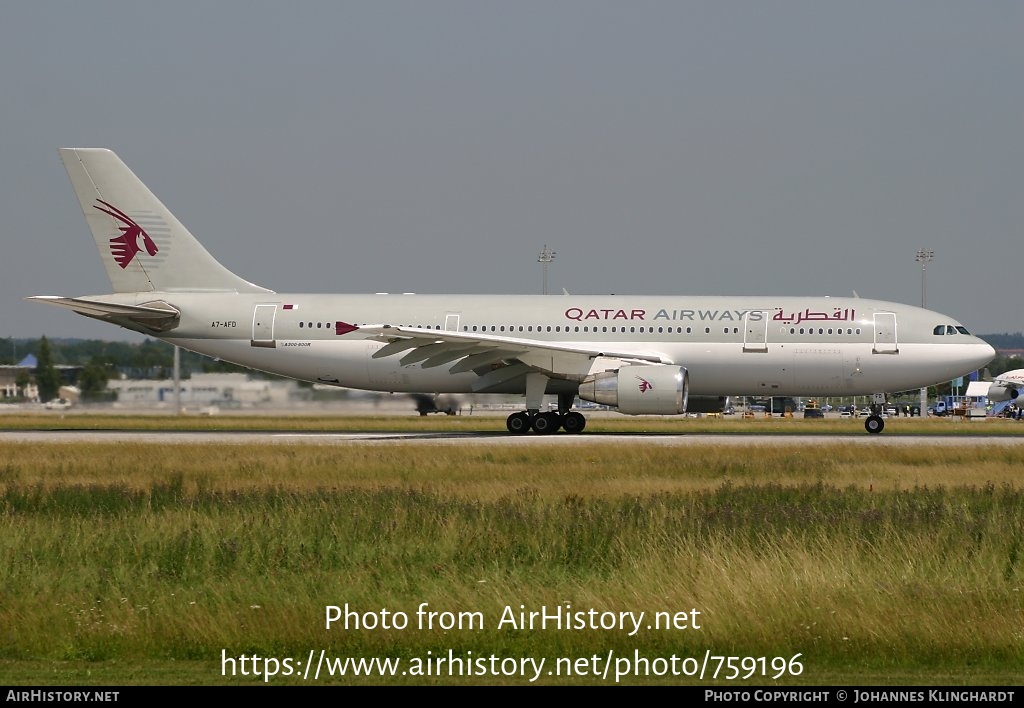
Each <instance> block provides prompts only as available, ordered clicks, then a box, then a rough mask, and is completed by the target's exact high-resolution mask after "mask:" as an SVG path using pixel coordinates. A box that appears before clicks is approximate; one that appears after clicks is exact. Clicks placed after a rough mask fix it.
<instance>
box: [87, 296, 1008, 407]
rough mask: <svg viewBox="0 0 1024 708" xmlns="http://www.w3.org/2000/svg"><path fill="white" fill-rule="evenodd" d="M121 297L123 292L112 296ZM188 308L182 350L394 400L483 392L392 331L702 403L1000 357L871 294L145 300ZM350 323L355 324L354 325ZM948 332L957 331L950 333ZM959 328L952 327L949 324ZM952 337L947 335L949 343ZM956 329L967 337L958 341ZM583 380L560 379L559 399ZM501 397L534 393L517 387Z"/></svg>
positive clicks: (136, 299)
mask: <svg viewBox="0 0 1024 708" xmlns="http://www.w3.org/2000/svg"><path fill="white" fill-rule="evenodd" d="M106 297H107V299H108V300H109V299H110V298H109V296H106ZM132 297H133V299H132V301H131V304H137V305H138V304H144V303H145V302H148V301H152V300H164V301H166V302H168V303H170V304H171V305H173V306H174V307H176V308H178V309H179V310H180V311H181V320H180V324H179V325H178V326H177V327H176V328H175V329H174V330H172V331H170V332H168V333H166V334H164V335H160V336H161V338H162V339H165V340H166V341H168V342H171V343H173V344H176V345H179V346H182V347H184V348H186V349H190V350H193V351H196V352H200V353H203V354H207V355H209V356H213V357H217V358H220V359H224V360H226V361H231V362H235V363H238V364H241V365H244V366H247V367H251V368H254V369H259V370H262V371H267V372H271V373H276V374H281V375H284V376H288V377H292V378H297V379H301V380H306V381H312V382H322V383H330V384H334V385H338V386H344V387H348V388H358V389H367V390H377V391H392V392H399V391H402V392H435V393H460V392H474V391H475V389H474V383H475V382H476V381H477V380H478V379H479V376H478V374H477V373H474V372H472V371H468V372H462V373H456V374H452V373H450V372H449V371H448V369H449V368H450V366H444V365H440V366H431V367H429V368H428V367H424V365H423V364H422V363H419V362H417V363H412V364H406V365H403V364H401V361H400V360H401V356H400V355H399V356H386V357H382V358H376V359H375V358H371V355H372V354H373V353H374V352H376V351H378V350H379V349H380V348H381V347H382V346H383V342H381V341H376V340H372V339H367V335H365V334H364V333H362V332H361V331H360V330H359V329H356V330H354V331H348V329H349V328H348V327H347V325H355V326H356V327H359V326H365V325H381V324H389V325H393V326H405V327H416V328H424V329H436V330H439V331H453V332H463V333H467V334H470V335H473V334H477V333H479V334H482V335H488V336H495V337H509V338H516V339H519V340H533V341H538V342H548V343H552V342H557V343H560V344H571V345H574V346H580V347H583V348H587V349H594V350H599V351H603V350H612V351H616V352H631V353H635V354H638V355H652V354H653V355H657V356H659V357H660V358H661V359H662V360H663V361H665V362H666V363H674V364H677V365H679V366H683V367H686V368H687V370H688V371H689V376H690V394H691V395H694V396H713V395H794V396H795V395H866V394H872V393H879V392H892V391H903V390H910V389H916V388H921V387H923V386H928V385H933V384H935V383H939V382H942V381H948V380H950V379H952V378H955V377H957V376H961V375H964V374H965V373H968V372H970V371H973V370H975V369H977V368H979V367H981V366H983V365H984V364H985V363H987V362H988V361H989V360H990V359H991V358H992V356H993V355H994V351H993V350H992V348H991V347H990V346H989V345H988V344H987V343H985V342H984V341H982V340H980V339H978V338H976V337H974V336H971V335H970V334H968V333H967V332H966V330H965V329H963V327H962V326H959V324H958V323H956V322H954V321H953V320H951V319H950V318H948V317H946V316H945V315H941V314H939V313H935V312H931V311H929V310H924V309H921V308H918V307H913V306H907V305H898V304H896V303H889V302H882V301H877V300H869V299H863V298H810V297H807V298H804V297H749V296H745V297H708V296H703V297H683V296H636V297H633V296H607V297H603V296H572V295H555V296H553V295H412V294H407V295H389V294H378V295H316V294H295V295H290V294H280V293H268V294H264V293H257V294H248V293H247V294H234V293H231V294H223V293H217V294H214V293H145V294H136V295H134V296H132ZM339 323H340V324H341V325H346V326H343V327H340V329H339ZM938 325H947V327H944V328H939V327H938ZM948 325H952V327H949V326H948ZM936 329H941V330H942V331H943V334H936V333H935V332H936ZM947 330H953V332H952V333H951V334H946V331H947ZM574 386H575V384H573V383H571V382H569V381H562V380H559V379H557V378H552V379H551V380H550V381H549V382H548V386H547V390H548V392H551V393H556V392H567V391H571V390H572V389H573V388H574ZM489 390H490V391H492V392H505V393H517V392H522V391H523V383H522V381H521V380H515V379H513V380H511V381H509V382H507V383H505V384H503V385H502V386H499V387H497V388H491V389H489Z"/></svg>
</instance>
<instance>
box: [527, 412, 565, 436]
mask: <svg viewBox="0 0 1024 708" xmlns="http://www.w3.org/2000/svg"><path fill="white" fill-rule="evenodd" d="M561 427H562V416H560V415H558V414H557V413H555V412H553V411H548V412H547V413H538V414H537V415H535V416H534V417H533V430H534V432H536V433H537V434H539V435H550V434H551V433H555V432H558V429H559V428H561Z"/></svg>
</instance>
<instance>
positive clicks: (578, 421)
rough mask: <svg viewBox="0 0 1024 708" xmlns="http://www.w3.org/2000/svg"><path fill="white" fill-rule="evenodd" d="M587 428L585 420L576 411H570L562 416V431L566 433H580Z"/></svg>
mask: <svg viewBox="0 0 1024 708" xmlns="http://www.w3.org/2000/svg"><path fill="white" fill-rule="evenodd" d="M585 427H587V419H586V418H584V417H583V414H582V413H577V412H576V411H570V412H568V413H566V414H565V415H564V416H562V429H563V430H565V432H567V433H572V434H574V435H575V434H576V433H582V432H583V429H584V428H585Z"/></svg>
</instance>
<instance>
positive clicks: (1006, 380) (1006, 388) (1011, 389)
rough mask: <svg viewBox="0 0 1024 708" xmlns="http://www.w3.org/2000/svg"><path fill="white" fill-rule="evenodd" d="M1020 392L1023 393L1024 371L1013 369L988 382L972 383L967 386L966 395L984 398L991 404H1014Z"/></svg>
mask: <svg viewBox="0 0 1024 708" xmlns="http://www.w3.org/2000/svg"><path fill="white" fill-rule="evenodd" d="M986 384H987V385H986ZM972 391H974V393H972ZM1021 391H1024V369H1014V370H1013V371H1006V372H1003V373H1002V374H999V375H998V376H995V377H993V378H992V379H991V380H989V381H972V382H971V383H970V385H969V386H968V390H967V395H968V396H972V395H978V396H985V397H986V398H988V400H989V401H990V402H992V403H1001V402H1003V401H1013V402H1014V403H1016V402H1017V399H1018V398H1019V397H1020V394H1021Z"/></svg>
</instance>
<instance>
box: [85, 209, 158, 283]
mask: <svg viewBox="0 0 1024 708" xmlns="http://www.w3.org/2000/svg"><path fill="white" fill-rule="evenodd" d="M96 201H98V202H99V203H100V204H102V205H103V206H97V205H95V204H93V205H92V208H93V209H99V210H100V211H102V212H103V213H104V214H110V215H111V216H112V217H114V218H115V219H117V220H118V221H120V222H121V223H122V224H124V226H118V227H117V228H119V229H121V235H120V236H115V237H114V238H112V239H110V254H111V255H112V256H114V260H115V261H117V264H118V265H119V266H121V267H122V268H127V267H128V264H129V263H131V262H132V259H133V258H135V254H137V253H141V252H142V249H141V248H139V236H142V243H143V244H145V246H146V253H148V254H149V255H151V256H155V255H156V253H157V251H159V250H160V249H159V248H157V247H156V244H155V243H153V239H151V238H150V237H149V234H147V233H146V230H145V229H143V228H142V227H141V226H139V225H138V224H136V223H135V220H134V219H132V218H131V217H130V216H128V215H127V214H125V213H124V212H123V211H121V210H120V209H118V208H117V207H116V206H114V205H113V204H108V203H107V202H105V201H103V200H102V199H97V200H96ZM103 207H106V209H104V208H103Z"/></svg>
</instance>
